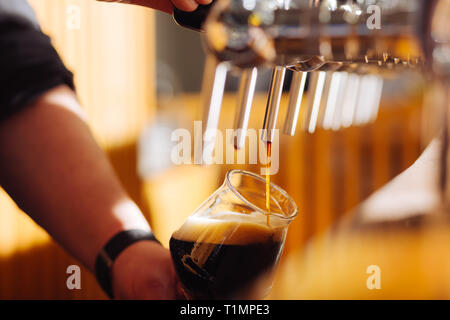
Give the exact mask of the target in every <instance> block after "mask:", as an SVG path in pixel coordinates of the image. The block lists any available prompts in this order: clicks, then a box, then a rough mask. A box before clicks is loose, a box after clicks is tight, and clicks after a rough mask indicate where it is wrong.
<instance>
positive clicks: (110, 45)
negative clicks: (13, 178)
mask: <svg viewBox="0 0 450 320" xmlns="http://www.w3.org/2000/svg"><path fill="white" fill-rule="evenodd" d="M30 4H31V5H32V6H33V8H34V9H35V11H36V14H37V16H38V18H39V20H40V22H41V25H42V28H43V30H44V31H45V32H46V33H47V34H48V35H50V36H51V38H52V40H53V43H54V45H55V47H56V48H57V50H58V52H59V53H60V54H61V56H62V57H63V59H64V61H65V63H66V64H67V66H68V68H69V69H71V70H72V71H73V72H74V74H75V79H76V87H77V94H78V97H79V99H80V101H81V103H82V105H83V107H84V109H85V110H86V113H87V115H88V120H89V124H90V126H91V128H92V130H93V132H94V135H95V137H96V138H97V139H98V141H99V143H100V144H101V146H102V147H103V148H104V150H105V151H106V152H107V154H108V155H109V157H110V159H111V162H112V163H113V165H114V168H115V169H116V172H117V174H118V176H119V177H120V179H121V181H122V182H123V184H124V185H125V187H126V188H127V190H128V192H129V194H130V195H131V197H132V198H133V199H134V200H135V201H136V202H137V203H138V205H139V206H140V207H141V208H142V210H143V211H144V212H145V214H146V217H147V218H148V219H149V221H150V223H151V225H152V228H153V229H154V231H155V234H156V236H157V237H158V238H159V239H161V241H162V242H163V244H164V245H165V246H168V240H169V238H170V235H171V233H172V232H173V231H174V230H175V229H177V228H178V227H179V226H180V225H181V224H182V222H183V221H184V220H185V219H186V217H187V216H188V215H189V214H190V213H191V212H192V211H193V210H194V209H195V208H196V207H197V206H198V205H199V204H200V203H201V202H202V201H203V200H204V199H206V198H207V197H208V196H209V195H210V194H211V193H212V192H213V191H214V190H215V189H216V188H217V187H218V186H219V185H220V184H221V183H222V182H223V179H224V175H225V172H226V171H228V170H229V169H232V168H241V169H242V168H244V169H248V170H251V171H255V172H259V166H257V165H212V166H208V167H206V166H205V167H200V166H195V165H180V166H177V165H174V164H173V163H172V162H171V161H170V158H169V154H170V150H171V148H172V146H173V142H172V141H170V133H171V132H172V131H173V130H174V129H176V128H186V129H188V130H190V131H192V129H193V121H194V120H200V119H201V102H200V92H199V91H200V87H201V77H202V71H203V64H204V53H203V50H202V44H201V40H200V36H199V34H197V33H195V32H194V31H190V30H185V29H183V28H181V27H179V26H177V25H176V24H175V23H174V22H173V20H172V18H171V16H169V15H167V14H163V13H155V12H153V11H151V10H148V9H144V8H139V7H132V6H126V5H125V6H124V5H120V4H105V3H98V2H96V1H93V0H57V1H56V0H32V1H30ZM78 22H79V23H78ZM262 74H263V75H262V76H260V77H259V79H258V85H257V94H256V97H255V101H254V105H253V110H252V114H251V122H250V127H253V128H260V126H261V124H262V120H263V116H264V110H265V106H266V99H267V88H268V86H269V77H270V71H267V70H266V71H263V73H262ZM236 86H237V83H236V80H235V79H233V78H232V77H231V78H230V79H229V81H228V83H227V89H228V90H227V92H226V95H225V98H224V105H223V109H222V118H221V123H220V126H221V127H222V128H226V127H231V125H232V123H233V117H234V108H235V104H236V101H235V89H236ZM423 89H424V84H423V79H422V78H421V77H420V75H417V74H412V75H409V76H406V77H405V76H403V77H399V78H392V79H389V80H387V81H386V82H385V85H384V89H383V96H382V101H381V106H380V113H379V116H378V118H377V120H376V121H375V122H374V123H371V124H367V125H364V126H356V127H351V128H345V129H341V130H339V131H325V130H322V129H319V130H317V131H316V132H315V133H314V134H309V133H305V132H299V130H298V132H297V134H296V135H295V137H287V136H283V137H281V139H280V169H279V171H278V173H277V174H276V175H275V176H274V177H273V180H274V182H275V183H277V184H278V185H280V186H281V187H283V188H284V189H285V190H286V191H287V192H288V193H289V194H290V195H291V196H292V197H293V198H294V200H295V201H296V203H297V205H298V207H299V214H298V217H297V218H296V220H295V221H294V222H293V223H292V224H291V227H290V229H289V233H288V239H287V242H286V247H285V251H284V254H283V257H282V261H281V265H280V268H279V273H280V272H285V274H286V273H289V277H282V276H281V275H278V276H277V278H276V281H275V285H274V289H273V291H272V294H271V296H270V298H274V299H286V298H288V299H289V298H297V296H296V295H295V291H293V287H295V286H296V284H297V283H298V281H300V280H299V279H297V278H296V277H297V276H300V275H298V274H297V273H296V270H297V265H298V263H300V261H299V259H301V253H303V251H304V248H305V245H306V243H307V242H308V240H310V239H311V238H312V237H315V236H319V235H321V234H323V233H324V232H325V231H326V230H327V229H328V228H329V227H330V225H332V224H333V223H334V222H336V221H338V220H339V219H340V218H342V217H343V216H344V215H345V214H346V213H347V212H350V211H351V209H353V208H354V207H355V206H356V205H357V204H358V203H360V202H361V201H363V200H364V199H366V198H367V197H368V196H369V195H370V194H372V193H373V192H374V191H375V190H377V189H379V188H380V187H382V186H383V185H385V184H386V183H387V182H388V181H390V180H391V179H392V178H393V177H395V176H396V175H397V174H399V173H400V172H402V171H403V170H404V169H406V168H408V167H409V166H410V165H411V164H412V163H413V162H414V161H415V160H416V159H417V157H418V156H419V154H420V153H421V151H422V150H423V147H424V146H425V145H426V143H427V141H424V140H423V137H424V136H428V137H431V136H432V135H433V132H430V133H428V134H425V135H424V133H423V130H427V128H425V129H424V126H423V125H422V122H423V119H424V117H425V116H424V114H426V110H424V109H423V107H422V106H423V103H422V102H423V91H424V90H423ZM286 102H287V97H286V96H284V97H283V100H282V110H281V111H280V112H281V114H283V113H284V112H286V111H285V110H284V109H283V106H285V105H286ZM302 103H307V102H306V100H305V99H304V101H303V102H302ZM280 118H281V119H283V116H280ZM225 143H228V142H225ZM71 264H78V263H77V262H76V261H75V260H74V259H72V258H71V257H70V256H69V255H68V254H66V253H65V252H64V250H63V249H61V247H59V246H58V245H57V244H56V243H55V242H53V241H52V239H51V238H50V237H49V236H48V235H47V233H46V232H45V231H43V230H42V229H41V228H39V227H38V226H37V225H36V224H34V222H33V221H31V219H30V218H28V217H27V216H26V215H25V214H24V213H22V212H21V211H20V210H19V209H18V208H17V207H16V205H15V204H14V203H13V202H12V201H11V199H10V198H9V197H8V196H7V194H6V193H5V192H3V191H1V193H0V299H103V298H106V296H105V295H104V294H103V293H102V291H101V289H100V288H99V286H98V285H97V284H96V281H95V279H94V277H93V276H92V275H91V274H90V273H89V272H88V271H87V270H85V269H83V268H82V273H81V274H82V281H81V285H82V289H81V290H72V291H71V290H68V289H67V287H66V279H67V276H68V275H67V274H66V268H67V266H68V265H71ZM143 267H146V266H143Z"/></svg>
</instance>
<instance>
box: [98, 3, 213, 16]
mask: <svg viewBox="0 0 450 320" xmlns="http://www.w3.org/2000/svg"><path fill="white" fill-rule="evenodd" d="M98 1H106V2H122V3H131V4H136V5H139V6H144V7H149V8H153V9H156V10H160V11H164V12H167V13H172V11H173V7H174V6H175V7H177V8H178V9H180V10H183V11H194V10H195V9H197V7H198V5H199V4H210V3H211V1H212V0H98Z"/></svg>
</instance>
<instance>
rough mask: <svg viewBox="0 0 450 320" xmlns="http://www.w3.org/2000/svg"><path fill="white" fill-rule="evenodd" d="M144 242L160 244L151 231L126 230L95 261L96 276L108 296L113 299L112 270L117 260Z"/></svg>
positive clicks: (115, 237) (117, 235) (110, 241)
mask: <svg viewBox="0 0 450 320" xmlns="http://www.w3.org/2000/svg"><path fill="white" fill-rule="evenodd" d="M143 240H150V241H156V242H158V243H160V242H159V241H158V240H157V239H156V238H155V236H154V235H153V233H152V232H151V231H145V230H139V229H136V230H134V229H133V230H125V231H121V232H119V233H118V234H116V235H115V236H114V237H112V238H111V240H109V241H108V243H106V245H105V246H104V247H103V249H102V250H100V253H99V254H98V256H97V260H96V261H95V276H96V278H97V281H98V283H99V284H100V286H101V287H102V289H103V290H104V291H105V292H106V294H107V295H108V296H109V297H110V298H111V299H113V298H114V294H113V290H112V279H111V276H112V274H111V272H112V270H111V268H112V265H113V263H114V261H115V260H116V258H117V257H118V256H119V255H120V254H121V253H122V251H123V250H125V249H126V248H128V247H129V246H131V245H132V244H133V243H136V242H138V241H143Z"/></svg>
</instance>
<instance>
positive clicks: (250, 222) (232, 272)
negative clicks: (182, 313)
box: [170, 170, 297, 299]
mask: <svg viewBox="0 0 450 320" xmlns="http://www.w3.org/2000/svg"><path fill="white" fill-rule="evenodd" d="M265 190H266V180H265V179H264V178H263V177H261V176H259V175H257V174H254V173H251V172H246V171H242V170H232V171H229V172H228V173H227V174H226V178H225V181H224V183H223V185H222V186H221V187H220V188H219V189H218V190H216V191H215V192H214V194H212V195H211V196H210V197H209V198H208V199H207V200H206V201H205V202H203V204H201V205H200V207H199V208H198V209H197V210H195V211H194V213H192V215H190V216H189V217H188V219H187V220H186V221H185V223H184V224H183V225H182V226H181V228H180V229H178V230H177V231H175V232H174V233H173V235H172V237H171V239H170V252H171V255H172V260H173V264H174V266H175V270H176V272H177V275H178V277H179V279H180V281H181V283H182V286H183V289H184V293H185V295H186V297H187V298H188V299H261V298H264V297H265V296H266V295H267V294H268V293H269V292H270V290H271V288H272V280H273V275H274V271H275V269H276V267H277V265H278V262H279V258H280V255H281V252H282V250H283V245H284V241H285V238H286V233H287V229H288V226H289V223H290V222H291V221H292V220H293V219H294V218H295V216H296V215H297V206H296V204H295V202H294V201H293V200H292V198H291V197H290V196H289V195H288V194H287V193H286V191H284V190H283V189H281V188H280V187H279V186H277V185H275V184H273V183H271V184H270V211H268V210H267V209H266V192H265Z"/></svg>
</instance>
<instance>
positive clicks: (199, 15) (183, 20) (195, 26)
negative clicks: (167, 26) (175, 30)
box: [173, 0, 216, 31]
mask: <svg viewBox="0 0 450 320" xmlns="http://www.w3.org/2000/svg"><path fill="white" fill-rule="evenodd" d="M215 2H216V1H215V0H214V1H213V2H211V3H210V4H207V5H199V6H198V8H197V9H196V10H195V11H192V12H186V11H182V10H180V9H177V8H174V9H173V19H174V20H175V22H176V23H177V24H178V25H180V26H182V27H185V28H188V29H192V30H195V31H204V30H203V23H204V22H205V20H206V17H207V16H208V14H209V10H210V9H211V7H212V6H213V5H214V3H215Z"/></svg>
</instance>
